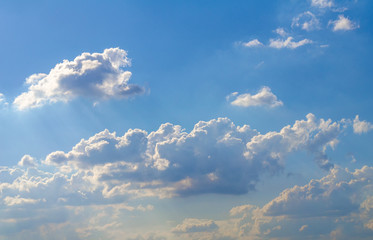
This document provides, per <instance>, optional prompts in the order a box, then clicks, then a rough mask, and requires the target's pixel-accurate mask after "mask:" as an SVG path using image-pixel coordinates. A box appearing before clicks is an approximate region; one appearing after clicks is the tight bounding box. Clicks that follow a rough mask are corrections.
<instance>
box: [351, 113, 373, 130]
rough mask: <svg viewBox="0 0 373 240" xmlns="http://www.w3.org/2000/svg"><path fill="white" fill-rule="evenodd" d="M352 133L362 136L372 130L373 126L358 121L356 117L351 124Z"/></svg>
mask: <svg viewBox="0 0 373 240" xmlns="http://www.w3.org/2000/svg"><path fill="white" fill-rule="evenodd" d="M353 129H354V133H357V134H362V133H367V132H369V131H370V130H372V129H373V124H371V123H370V122H367V121H360V119H359V115H356V117H355V119H354V123H353Z"/></svg>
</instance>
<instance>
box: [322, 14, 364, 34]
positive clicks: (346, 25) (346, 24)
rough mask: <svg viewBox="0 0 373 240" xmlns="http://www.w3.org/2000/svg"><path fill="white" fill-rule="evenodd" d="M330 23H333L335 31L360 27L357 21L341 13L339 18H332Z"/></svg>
mask: <svg viewBox="0 0 373 240" xmlns="http://www.w3.org/2000/svg"><path fill="white" fill-rule="evenodd" d="M328 25H332V27H333V31H334V32H336V31H350V30H354V29H356V28H359V27H360V26H359V25H358V24H357V23H355V22H353V21H351V20H350V19H348V18H346V17H344V16H343V15H339V16H338V19H336V20H334V21H332V20H330V21H329V23H328Z"/></svg>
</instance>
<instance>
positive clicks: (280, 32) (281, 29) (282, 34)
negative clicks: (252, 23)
mask: <svg viewBox="0 0 373 240" xmlns="http://www.w3.org/2000/svg"><path fill="white" fill-rule="evenodd" d="M275 32H276V33H277V34H278V35H280V36H281V37H285V36H286V35H287V32H286V31H285V30H284V29H283V28H277V29H276V30H275Z"/></svg>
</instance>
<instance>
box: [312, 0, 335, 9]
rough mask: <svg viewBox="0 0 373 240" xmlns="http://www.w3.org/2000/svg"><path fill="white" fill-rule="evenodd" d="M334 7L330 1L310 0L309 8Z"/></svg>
mask: <svg viewBox="0 0 373 240" xmlns="http://www.w3.org/2000/svg"><path fill="white" fill-rule="evenodd" d="M333 5H334V3H333V1H332V0H311V6H313V7H319V8H330V7H332V6H333Z"/></svg>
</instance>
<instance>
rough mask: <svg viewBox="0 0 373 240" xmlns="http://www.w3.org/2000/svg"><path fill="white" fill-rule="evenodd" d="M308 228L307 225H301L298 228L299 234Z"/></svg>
mask: <svg viewBox="0 0 373 240" xmlns="http://www.w3.org/2000/svg"><path fill="white" fill-rule="evenodd" d="M307 227H308V225H303V226H301V227H300V228H299V232H302V231H304V230H305V229H306V228H307Z"/></svg>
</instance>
